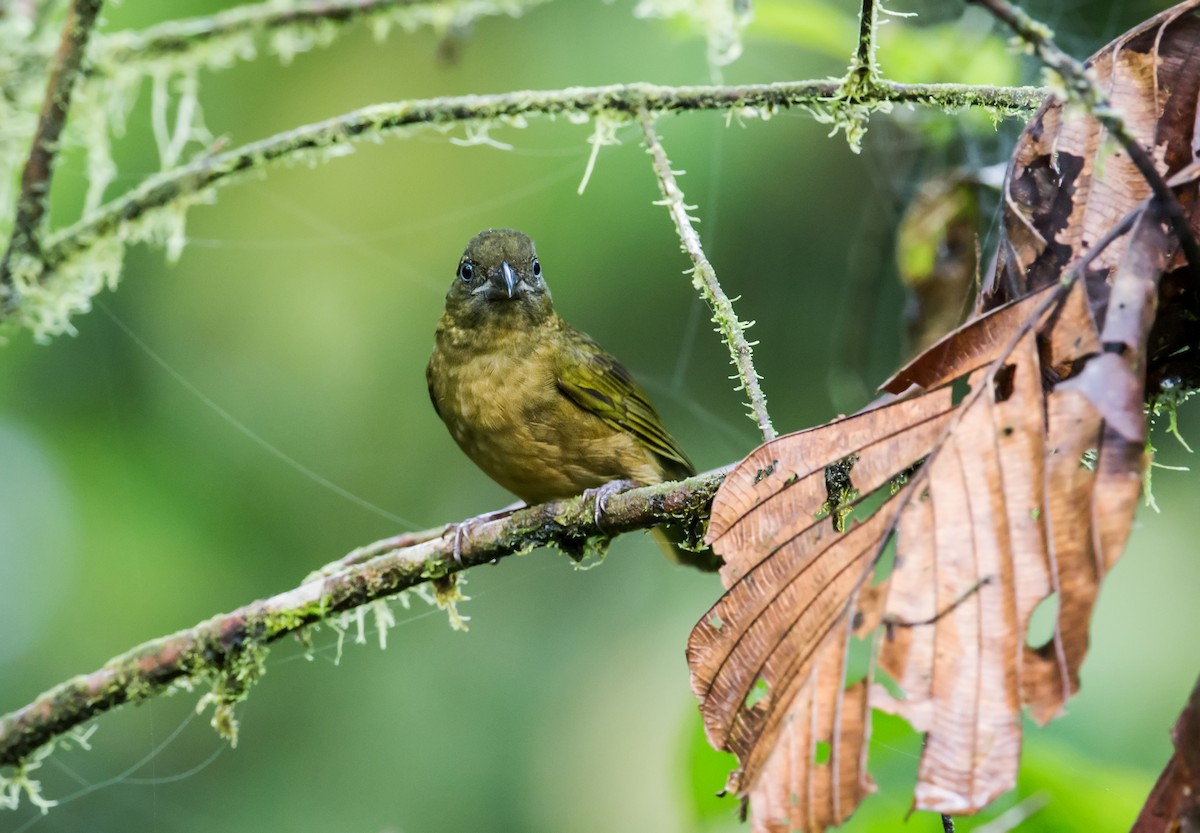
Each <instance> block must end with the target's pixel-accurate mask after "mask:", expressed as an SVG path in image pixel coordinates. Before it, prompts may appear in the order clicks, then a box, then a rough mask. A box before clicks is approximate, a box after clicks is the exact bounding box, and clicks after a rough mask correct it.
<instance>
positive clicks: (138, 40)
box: [96, 0, 549, 73]
mask: <svg viewBox="0 0 1200 833" xmlns="http://www.w3.org/2000/svg"><path fill="white" fill-rule="evenodd" d="M546 2H549V0H314V2H307V3H296V4H294V5H281V4H280V3H278V2H265V3H256V4H251V5H245V6H235V7H234V8H231V9H226V10H225V11H221V12H218V13H216V14H214V15H210V16H207V17H195V18H190V19H187V20H171V21H167V22H165V23H160V24H158V25H157V26H152V27H150V28H148V29H144V30H142V31H140V32H118V33H115V34H112V35H108V36H105V37H104V38H103V40H102V41H101V43H100V44H99V45H98V46H99V50H98V54H97V68H96V71H97V72H100V73H103V72H105V69H106V67H125V66H128V65H130V64H134V63H141V62H147V61H155V60H157V59H161V58H168V57H169V58H173V59H174V58H179V57H180V56H183V55H186V54H188V53H194V52H197V51H199V50H208V51H210V52H211V51H212V50H213V49H214V48H217V47H219V46H220V45H221V44H230V43H233V44H239V43H245V42H246V39H248V38H256V37H260V36H264V35H267V36H281V35H284V36H286V35H296V36H301V35H303V34H304V33H305V32H309V31H313V30H315V29H316V28H317V27H328V26H329V25H331V24H347V23H354V22H359V21H366V22H372V23H375V24H378V25H381V26H386V25H389V24H391V23H393V22H394V23H396V24H398V25H400V26H403V27H405V28H412V27H414V26H417V25H421V24H425V25H435V26H439V27H442V28H444V27H447V26H453V25H458V24H460V23H464V22H466V21H470V20H473V19H475V18H477V17H482V16H484V15H499V14H509V15H518V14H521V13H522V12H523V11H525V10H526V9H528V8H530V7H532V6H536V5H541V4H542V3H546ZM325 31H328V30H327V29H326V30H325Z"/></svg>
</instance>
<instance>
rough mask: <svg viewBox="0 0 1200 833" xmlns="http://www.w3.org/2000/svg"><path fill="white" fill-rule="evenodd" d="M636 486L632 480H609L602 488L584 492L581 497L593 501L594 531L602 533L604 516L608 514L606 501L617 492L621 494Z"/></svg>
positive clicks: (598, 487)
mask: <svg viewBox="0 0 1200 833" xmlns="http://www.w3.org/2000/svg"><path fill="white" fill-rule="evenodd" d="M636 485H637V484H636V483H634V482H633V481H632V480H610V481H609V482H608V483H605V484H604V485H603V486H597V487H596V488H594V489H585V490H584V492H583V496H584V497H585V498H587V497H590V498H592V500H593V501H595V502H594V503H593V504H592V520H594V521H595V522H596V529H598V530H600V531H601V532H604V515H605V513H606V512H608V499H609V498H611V497H612V496H613V495H615V494H617V493H618V492H623V491H625V490H626V489H630V488H633V487H634V486H636Z"/></svg>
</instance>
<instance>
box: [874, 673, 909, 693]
mask: <svg viewBox="0 0 1200 833" xmlns="http://www.w3.org/2000/svg"><path fill="white" fill-rule="evenodd" d="M871 682H873V683H875V684H877V685H879V686H880V687H881V688H882V689H883V690H884V691H886V692H887V693H888V694H890V695H891V696H892V697H893V698H894V699H896V700H903V699H904V698H905V694H904V689H902V688H901V687H900V684H899V683H898V682H896V681H895V680H894V679H892V676H891V675H890V674H888V673H887V672H886V671H884V670H883V669H882V668H880V667H879V666H875V673H874V674H872V675H871Z"/></svg>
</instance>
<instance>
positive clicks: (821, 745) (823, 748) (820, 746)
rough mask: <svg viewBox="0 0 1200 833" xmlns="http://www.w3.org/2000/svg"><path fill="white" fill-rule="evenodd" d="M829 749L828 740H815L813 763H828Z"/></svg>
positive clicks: (819, 764)
mask: <svg viewBox="0 0 1200 833" xmlns="http://www.w3.org/2000/svg"><path fill="white" fill-rule="evenodd" d="M831 751H832V750H831V749H830V748H829V743H828V741H823V740H819V741H817V743H816V746H815V747H814V748H813V763H814V764H816V765H817V766H821V765H822V764H827V763H829V755H830V753H831Z"/></svg>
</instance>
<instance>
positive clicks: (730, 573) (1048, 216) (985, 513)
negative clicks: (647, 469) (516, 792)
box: [688, 0, 1200, 833]
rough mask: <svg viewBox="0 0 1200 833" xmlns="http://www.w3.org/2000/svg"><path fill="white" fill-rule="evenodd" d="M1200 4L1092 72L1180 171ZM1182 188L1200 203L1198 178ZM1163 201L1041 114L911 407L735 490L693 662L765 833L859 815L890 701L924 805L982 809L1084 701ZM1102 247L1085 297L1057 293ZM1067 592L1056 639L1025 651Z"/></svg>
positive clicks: (1138, 379) (792, 456)
mask: <svg viewBox="0 0 1200 833" xmlns="http://www.w3.org/2000/svg"><path fill="white" fill-rule="evenodd" d="M1197 6H1200V0H1193V2H1189V3H1185V4H1182V5H1181V6H1178V7H1176V8H1175V9H1173V10H1171V11H1169V12H1165V13H1163V14H1162V15H1159V16H1158V17H1157V18H1155V19H1153V20H1152V21H1148V22H1147V23H1146V24H1144V25H1143V26H1141V27H1139V28H1138V29H1136V30H1134V31H1133V32H1131V33H1129V34H1128V35H1126V36H1124V37H1123V38H1121V39H1118V40H1117V41H1115V42H1114V43H1113V44H1112V45H1110V46H1109V47H1108V48H1106V49H1105V50H1104V51H1103V52H1102V53H1100V54H1099V55H1098V56H1097V57H1096V58H1095V59H1094V68H1095V71H1096V73H1097V77H1098V79H1099V80H1100V83H1102V84H1106V85H1108V88H1109V92H1110V94H1111V96H1112V97H1113V100H1114V102H1115V104H1116V105H1117V106H1118V107H1119V108H1120V109H1121V110H1122V111H1123V112H1127V113H1128V114H1129V124H1130V126H1131V127H1132V128H1133V129H1134V131H1135V133H1136V134H1137V135H1138V136H1140V137H1142V138H1143V139H1144V140H1145V141H1147V142H1148V143H1149V142H1153V145H1152V147H1153V148H1154V149H1155V154H1156V159H1158V160H1159V161H1160V162H1161V163H1162V165H1163V172H1164V174H1165V175H1176V174H1177V172H1179V171H1181V170H1183V169H1188V171H1190V170H1191V166H1193V163H1194V161H1195V160H1194V158H1193V156H1192V151H1191V145H1190V137H1191V135H1192V125H1193V122H1194V118H1195V113H1196V99H1197V94H1198V93H1200V80H1197V79H1200V18H1197V17H1196V16H1195V15H1192V14H1187V12H1190V11H1192V10H1193V9H1195V8H1196V7H1197ZM1181 96H1182V98H1183V99H1184V100H1182V101H1181V99H1180V97H1181ZM1189 119H1191V121H1189ZM1185 128H1186V130H1185ZM1181 135H1183V136H1185V137H1186V139H1187V141H1186V142H1183V144H1181V142H1180V136H1181ZM1183 145H1186V149H1185V148H1184V147H1183ZM1185 150H1186V152H1185ZM1186 173H1187V171H1185V174H1186ZM1179 177H1180V180H1179V181H1178V182H1177V183H1173V184H1178V185H1180V186H1181V190H1180V191H1179V193H1180V198H1181V200H1182V201H1183V202H1184V203H1185V205H1187V206H1188V207H1189V208H1190V206H1192V205H1193V204H1194V202H1195V177H1194V176H1192V175H1188V176H1185V175H1184V174H1179ZM1189 177H1190V178H1189ZM1148 193H1149V189H1148V187H1147V186H1146V184H1145V182H1144V181H1143V180H1142V179H1141V178H1140V176H1138V175H1137V173H1136V171H1134V170H1133V169H1132V167H1131V165H1130V163H1129V162H1128V160H1127V159H1126V158H1125V157H1124V155H1123V154H1121V153H1116V152H1113V151H1112V150H1111V149H1110V148H1109V147H1108V144H1107V142H1106V138H1105V136H1104V135H1103V132H1102V131H1101V130H1100V129H1099V128H1098V125H1097V123H1096V122H1095V121H1094V120H1093V119H1091V118H1090V117H1089V116H1087V115H1086V114H1084V113H1082V112H1081V113H1075V112H1070V111H1069V112H1067V113H1066V114H1065V115H1064V110H1063V107H1062V106H1061V105H1057V104H1052V105H1049V106H1048V107H1046V108H1043V110H1042V111H1041V112H1040V113H1039V114H1038V116H1037V117H1036V119H1035V121H1034V122H1033V123H1032V124H1031V125H1030V127H1029V129H1028V130H1027V131H1026V133H1025V134H1024V136H1023V137H1022V140H1021V143H1020V145H1019V147H1018V149H1017V152H1016V154H1015V155H1014V159H1013V163H1012V166H1011V167H1010V171H1009V176H1008V181H1007V183H1006V190H1005V194H1006V200H1007V203H1008V204H1007V212H1006V227H1007V238H1006V240H1005V241H1004V242H1003V244H1002V245H1003V252H1002V257H1001V259H1000V262H999V265H998V269H997V272H996V277H995V278H994V279H993V280H992V281H991V282H990V283H989V285H988V286H986V287H985V288H984V289H985V291H984V292H983V294H982V295H981V297H980V303H979V309H978V311H977V317H976V318H975V320H973V321H971V322H969V323H968V324H967V325H964V326H963V327H961V328H959V329H958V330H957V331H956V332H954V333H952V334H950V335H949V336H947V337H946V338H944V339H942V340H941V341H940V342H938V343H937V344H935V345H933V346H932V347H931V348H929V349H928V350H927V351H925V352H924V353H923V354H922V355H920V356H918V357H917V358H916V359H914V360H913V361H912V362H911V363H910V364H909V365H908V366H907V367H905V368H904V369H902V370H901V371H900V372H898V373H897V374H896V375H895V376H894V377H893V378H892V379H890V380H889V381H888V382H887V383H886V384H885V385H884V390H886V391H887V392H888V393H889V394H890V395H892V396H901V397H903V398H900V399H899V400H898V401H893V402H891V403H890V404H884V405H881V406H879V407H876V408H874V409H873V410H869V411H866V412H863V413H860V414H857V415H855V416H851V417H846V418H843V419H839V420H836V421H834V422H832V423H830V424H828V425H825V426H822V427H820V428H816V429H811V430H808V431H802V432H799V433H796V434H791V435H788V436H786V437H781V438H779V439H777V440H774V441H772V442H770V443H768V444H766V445H764V446H762V447H760V448H758V449H756V450H755V451H754V452H753V453H752V454H751V455H750V456H749V457H747V458H746V459H745V460H744V461H743V462H742V463H741V464H739V465H738V466H737V467H736V468H735V469H734V470H733V471H732V472H731V473H730V474H729V476H728V477H727V479H726V481H725V484H724V486H723V487H722V489H721V490H720V492H719V493H718V495H717V497H716V500H715V501H714V503H713V511H712V519H711V522H710V527H709V534H708V541H709V543H711V544H712V545H713V547H714V549H715V550H716V551H717V552H719V553H720V554H721V555H722V556H723V557H724V559H725V562H726V565H725V567H724V568H723V570H722V580H723V582H724V583H725V586H726V587H727V588H728V591H727V593H726V594H725V595H724V596H723V597H722V598H721V599H720V600H719V601H718V602H717V603H716V604H715V605H714V606H713V608H712V609H711V610H710V611H709V613H708V614H707V615H706V616H705V617H704V619H702V620H701V621H700V622H699V623H698V624H697V625H696V627H695V629H694V630H693V632H692V636H691V638H690V640H689V643H688V662H689V665H690V667H691V669H692V683H693V689H694V690H695V692H696V694H697V696H698V697H699V698H700V699H701V713H702V715H703V717H704V722H705V728H706V731H707V733H708V737H709V739H710V741H711V742H712V743H713V744H714V745H715V746H717V747H718V748H723V749H727V750H729V751H731V752H734V753H735V754H736V755H737V756H738V760H739V768H738V770H736V771H735V772H733V773H732V774H731V775H730V778H729V782H728V785H727V787H728V789H730V790H733V791H736V792H737V793H739V794H741V795H743V796H748V797H749V800H750V806H751V812H752V815H753V819H754V827H755V830H770V831H776V830H779V831H784V830H786V831H791V830H799V829H804V830H807V831H809V833H813V832H814V831H821V830H824V829H826V828H827V827H830V826H832V825H836V824H840V823H841V822H843V821H844V820H845V819H846V818H848V816H849V815H850V813H851V812H853V810H854V808H855V807H856V806H857V804H858V803H859V802H860V801H861V800H862V798H863V797H865V796H866V795H867V794H868V793H869V792H870V791H871V790H872V789H873V785H872V783H871V780H870V777H869V775H868V774H867V772H866V767H865V754H866V742H867V738H868V734H869V723H868V720H867V715H868V711H867V710H868V709H869V708H871V707H875V708H880V709H885V710H888V711H892V712H895V713H897V714H900V715H902V716H903V717H905V718H906V719H907V720H908V721H909V722H911V723H912V724H913V725H914V726H915V727H916V728H918V729H919V730H921V731H923V732H924V733H925V735H926V738H925V747H924V750H923V753H922V757H921V763H920V771H919V774H918V781H917V786H916V795H915V798H916V806H917V807H918V808H921V809H926V810H932V811H935V812H941V813H947V814H959V813H971V812H975V811H977V810H979V809H981V808H982V807H984V806H985V805H986V804H987V803H988V802H990V801H991V800H992V799H993V798H995V797H996V796H997V795H999V794H1000V793H1002V792H1004V791H1006V790H1008V789H1011V788H1012V786H1013V785H1014V784H1015V781H1016V774H1017V766H1018V762H1019V757H1020V746H1021V729H1022V708H1023V707H1027V708H1028V709H1029V710H1030V712H1031V714H1032V716H1033V717H1034V718H1035V719H1037V720H1038V721H1039V722H1045V721H1047V720H1049V719H1051V718H1053V717H1054V716H1056V715H1057V714H1059V713H1060V712H1061V710H1062V708H1063V704H1064V703H1065V702H1066V701H1067V700H1068V699H1069V698H1070V697H1071V696H1072V695H1073V694H1074V693H1075V692H1076V691H1077V689H1078V686H1079V669H1080V665H1081V663H1082V661H1083V658H1084V655H1085V654H1086V651H1087V644H1088V633H1087V630H1088V621H1089V619H1090V616H1091V611H1092V608H1093V606H1094V604H1095V601H1096V597H1097V593H1098V591H1099V585H1100V582H1101V580H1102V579H1103V577H1104V575H1105V573H1106V572H1107V571H1108V570H1109V569H1110V568H1111V567H1112V565H1113V563H1114V562H1115V561H1116V559H1117V557H1118V556H1119V555H1120V552H1121V550H1122V548H1123V547H1124V543H1125V540H1126V538H1127V536H1128V533H1129V528H1130V525H1131V522H1132V518H1133V512H1134V510H1135V507H1136V504H1137V496H1138V491H1139V489H1140V484H1141V476H1142V472H1143V468H1144V466H1145V458H1144V453H1143V449H1144V437H1145V423H1144V418H1143V416H1142V407H1143V402H1144V400H1145V395H1146V388H1145V382H1146V375H1147V352H1146V351H1147V339H1148V338H1149V339H1150V341H1151V344H1155V343H1156V342H1155V341H1154V336H1153V334H1152V332H1151V330H1152V328H1154V327H1157V326H1158V323H1157V322H1159V321H1161V320H1162V318H1163V316H1162V315H1158V314H1157V313H1158V310H1157V308H1156V303H1157V301H1158V300H1159V294H1158V280H1159V277H1160V275H1161V274H1162V273H1163V271H1164V270H1165V269H1170V270H1173V271H1171V272H1170V273H1169V276H1178V275H1179V274H1180V273H1181V272H1182V271H1183V270H1184V269H1186V265H1185V264H1183V263H1181V262H1179V258H1178V257H1177V255H1176V249H1177V247H1176V245H1175V241H1174V240H1173V239H1172V238H1171V237H1170V236H1169V234H1168V232H1167V231H1166V227H1165V224H1164V222H1163V216H1162V213H1161V210H1160V206H1159V205H1158V203H1156V202H1154V201H1151V200H1147V199H1146V196H1147V194H1148ZM1192 223H1193V227H1195V226H1196V221H1195V218H1194V217H1193V220H1192ZM1117 226H1120V229H1121V230H1122V236H1116V235H1115V234H1110V233H1109V232H1110V231H1111V230H1112V229H1114V227H1117ZM1106 237H1108V238H1114V239H1115V242H1113V240H1112V239H1110V240H1107V241H1106V242H1107V244H1108V245H1107V248H1106V249H1104V250H1103V251H1102V252H1100V254H1099V256H1097V257H1093V255H1095V253H1094V252H1093V253H1089V252H1088V251H1087V250H1088V247H1089V246H1090V245H1091V244H1093V243H1095V242H1097V241H1101V240H1102V238H1106ZM1085 255H1088V256H1089V257H1091V258H1092V259H1091V260H1090V263H1088V265H1087V268H1086V269H1084V270H1082V280H1078V281H1075V282H1074V283H1070V282H1069V281H1066V282H1064V277H1066V276H1069V275H1070V276H1074V275H1075V273H1076V272H1079V271H1080V270H1076V272H1071V271H1070V270H1071V267H1072V266H1073V265H1074V264H1075V263H1077V262H1080V261H1081V258H1084V256H1085ZM1179 283H1180V285H1182V283H1183V282H1182V281H1180V282H1179ZM1068 287H1069V288H1068ZM1184 319H1186V315H1183V314H1181V315H1180V320H1184ZM1100 324H1102V326H1099V325H1100ZM1177 347H1178V344H1176V348H1177ZM1151 370H1152V371H1153V368H1151ZM964 386H965V388H966V389H967V390H968V391H969V392H966V393H965V394H964V392H963V390H962V388H963V387H964ZM892 542H894V545H895V555H894V563H893V565H892V566H891V569H890V574H889V570H888V568H887V566H886V565H887V560H886V555H887V553H888V547H889V544H890V543H892ZM1050 597H1053V598H1054V600H1055V601H1056V603H1057V618H1056V624H1055V629H1054V633H1053V636H1052V637H1051V639H1050V640H1049V641H1048V642H1047V643H1046V644H1045V645H1039V646H1029V645H1027V644H1026V638H1027V637H1026V634H1027V630H1028V625H1029V620H1030V617H1031V615H1032V614H1033V611H1034V609H1035V608H1036V607H1037V606H1038V605H1040V604H1042V603H1043V602H1044V601H1045V600H1046V599H1047V598H1050ZM877 626H879V627H878V628H877ZM876 628H877V630H876V647H877V652H876V665H875V666H874V667H873V671H872V674H869V675H868V677H867V679H862V680H855V681H853V682H851V683H850V684H847V681H846V680H845V670H846V665H847V657H848V655H849V651H850V646H851V642H852V640H853V639H856V638H859V639H861V638H865V637H866V636H867V635H868V633H869V632H870V631H871V630H872V629H876ZM879 675H884V676H886V678H888V679H890V681H891V685H890V686H889V685H887V684H885V683H886V680H885V679H883V678H882V677H880V678H879V679H876V677H878V676H879Z"/></svg>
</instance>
